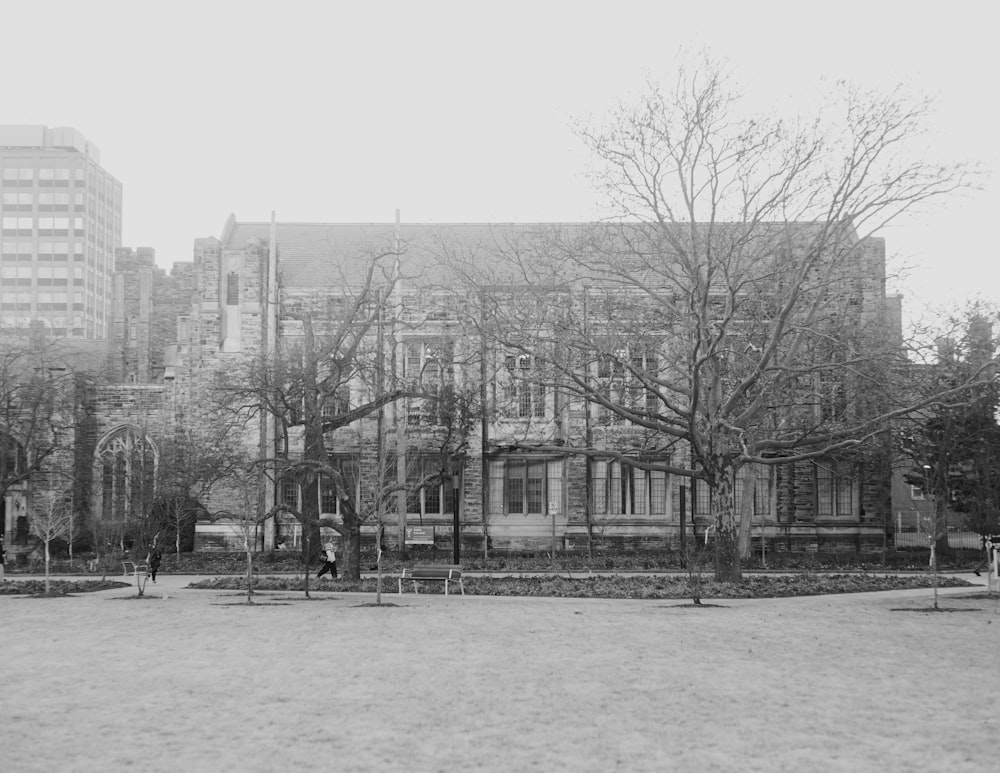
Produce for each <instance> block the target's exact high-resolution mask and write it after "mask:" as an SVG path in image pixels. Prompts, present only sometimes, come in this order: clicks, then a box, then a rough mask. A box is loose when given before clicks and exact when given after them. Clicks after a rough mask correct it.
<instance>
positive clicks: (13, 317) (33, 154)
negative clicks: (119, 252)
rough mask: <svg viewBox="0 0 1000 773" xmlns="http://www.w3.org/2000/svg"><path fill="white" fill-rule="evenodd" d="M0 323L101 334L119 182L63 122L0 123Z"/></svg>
mask: <svg viewBox="0 0 1000 773" xmlns="http://www.w3.org/2000/svg"><path fill="white" fill-rule="evenodd" d="M0 207H2V212H0V217H2V224H0V225H2V230H0V327H27V326H28V325H30V324H31V323H32V322H33V321H42V322H44V323H45V324H46V325H47V326H48V327H50V328H51V329H52V331H53V333H54V334H55V335H57V336H70V337H74V338H89V339H96V340H103V339H105V338H107V335H108V328H109V325H110V322H111V299H112V283H111V277H112V274H113V273H114V270H115V265H114V262H115V250H116V249H117V248H118V247H119V246H120V245H121V238H122V186H121V183H120V182H118V180H116V179H115V178H114V177H112V176H111V175H110V174H108V172H107V171H105V170H104V168H103V167H102V166H101V155H100V151H99V150H98V148H97V146H96V145H94V143H92V142H90V141H88V140H87V139H86V138H85V137H84V136H83V135H82V134H80V132H78V131H76V130H75V129H72V128H69V127H59V128H48V127H45V126H27V125H26V126H0Z"/></svg>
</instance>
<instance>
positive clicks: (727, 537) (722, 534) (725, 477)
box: [711, 464, 743, 582]
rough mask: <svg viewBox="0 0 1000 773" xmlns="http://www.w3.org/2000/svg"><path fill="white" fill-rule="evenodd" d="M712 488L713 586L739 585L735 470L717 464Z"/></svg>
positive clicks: (741, 577)
mask: <svg viewBox="0 0 1000 773" xmlns="http://www.w3.org/2000/svg"><path fill="white" fill-rule="evenodd" d="M717 470H718V472H717V473H716V475H715V486H714V487H713V488H712V496H711V504H712V512H713V513H714V514H715V579H716V581H717V582H741V581H742V580H743V569H742V564H741V562H740V548H739V525H738V524H737V521H736V468H735V467H733V466H732V465H731V464H720V465H719V466H718V467H717Z"/></svg>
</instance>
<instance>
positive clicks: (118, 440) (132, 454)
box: [98, 427, 156, 521]
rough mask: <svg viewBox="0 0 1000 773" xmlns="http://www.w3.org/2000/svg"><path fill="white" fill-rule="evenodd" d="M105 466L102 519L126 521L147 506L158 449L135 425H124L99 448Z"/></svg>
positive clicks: (103, 472)
mask: <svg viewBox="0 0 1000 773" xmlns="http://www.w3.org/2000/svg"><path fill="white" fill-rule="evenodd" d="M98 459H99V464H100V465H101V489H102V490H101V510H100V512H101V518H102V520H105V521H126V520H129V516H130V515H132V514H134V513H135V512H136V511H137V510H138V509H145V508H147V507H148V506H149V505H150V503H151V502H152V498H153V484H154V481H155V480H156V449H155V447H154V445H153V443H152V441H151V440H150V439H149V438H148V437H147V436H146V435H145V433H143V432H140V431H139V430H137V429H135V428H134V427H122V428H120V429H117V430H115V431H114V432H113V433H112V434H111V435H109V436H108V437H107V438H105V440H104V442H103V443H101V445H100V448H99V449H98Z"/></svg>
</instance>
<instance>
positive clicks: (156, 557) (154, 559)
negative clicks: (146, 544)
mask: <svg viewBox="0 0 1000 773" xmlns="http://www.w3.org/2000/svg"><path fill="white" fill-rule="evenodd" d="M162 560H163V554H162V553H161V552H160V550H159V548H157V547H153V548H151V549H150V551H149V556H148V558H147V559H146V562H147V563H148V564H149V577H150V579H151V580H152V581H153V582H154V583H155V582H156V573H157V572H158V571H160V562H161V561H162Z"/></svg>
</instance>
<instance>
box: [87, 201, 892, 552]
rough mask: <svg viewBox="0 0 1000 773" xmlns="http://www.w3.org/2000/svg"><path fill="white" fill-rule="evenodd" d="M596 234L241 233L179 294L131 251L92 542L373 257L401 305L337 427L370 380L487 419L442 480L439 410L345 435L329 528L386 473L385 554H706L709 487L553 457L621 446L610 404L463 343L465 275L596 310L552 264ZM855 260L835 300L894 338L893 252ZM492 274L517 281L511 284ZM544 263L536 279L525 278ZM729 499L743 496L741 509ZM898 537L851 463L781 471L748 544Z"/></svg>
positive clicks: (871, 470) (769, 478) (875, 249)
mask: <svg viewBox="0 0 1000 773" xmlns="http://www.w3.org/2000/svg"><path fill="white" fill-rule="evenodd" d="M602 229H603V231H607V229H608V227H607V226H602V225H593V224H588V225H582V224H580V225H556V224H550V225H476V224H457V225H410V224H402V225H399V224H375V225H357V224H320V223H277V222H256V223H249V222H239V221H237V220H236V219H235V218H234V217H232V216H230V218H229V220H228V221H227V223H226V225H225V228H224V230H223V232H222V234H221V237H220V238H215V237H209V238H201V239H197V240H196V241H195V246H194V260H193V262H192V263H191V264H180V265H178V266H175V268H174V270H173V272H172V273H171V274H170V275H167V274H166V273H164V272H163V271H161V270H159V269H156V268H155V267H154V266H153V264H152V255H151V253H149V252H146V251H143V250H139V251H135V252H133V251H130V250H121V251H119V254H118V272H117V274H116V277H115V285H114V290H115V302H114V319H113V325H112V336H111V344H112V346H111V350H110V368H111V372H112V374H113V377H114V381H115V382H116V383H115V384H114V385H113V386H108V387H101V388H98V389H97V390H96V391H95V396H94V398H93V401H94V402H93V413H94V421H93V422H92V426H91V427H90V428H89V430H88V431H89V433H90V439H89V441H88V443H87V444H86V446H85V447H82V450H83V452H84V453H85V454H86V455H88V456H89V458H90V460H91V468H92V471H93V479H92V483H91V486H90V491H89V495H88V503H87V504H88V507H87V510H88V517H89V518H90V519H92V520H93V523H94V525H95V527H97V528H96V529H95V530H96V531H98V532H100V533H104V534H108V533H114V532H115V530H116V529H120V528H123V526H124V524H125V523H126V522H127V520H128V518H129V517H130V501H129V500H130V497H132V496H134V494H135V492H137V491H139V490H140V489H141V488H142V486H143V485H146V484H144V483H143V482H142V481H141V480H139V479H140V478H141V477H142V476H148V470H149V469H150V468H151V467H154V466H155V465H156V464H157V463H158V458H159V454H160V453H161V450H162V447H163V445H164V443H168V442H169V439H170V438H171V437H172V436H174V435H176V434H177V433H178V432H179V431H180V430H182V429H183V427H184V425H185V423H190V422H196V421H198V417H199V410H204V407H205V403H204V401H203V400H202V399H201V396H202V395H203V394H204V389H205V388H206V386H207V385H208V384H209V382H210V381H212V380H214V379H217V378H218V377H219V374H237V373H239V372H240V371H241V367H243V366H244V365H245V363H246V362H247V361H248V360H252V359H254V358H258V359H259V358H260V357H262V356H266V355H267V353H268V352H271V351H274V350H277V349H280V348H281V347H282V346H283V345H284V344H285V343H286V342H288V341H291V340H295V339H297V338H301V336H302V324H301V319H302V310H303V309H311V310H313V311H314V312H316V313H319V311H320V310H322V309H330V308H332V307H336V306H337V304H340V306H341V307H342V306H343V304H344V302H345V299H349V298H351V297H352V288H354V287H356V286H357V285H358V284H359V283H361V282H362V281H363V279H364V270H363V269H364V267H365V265H367V261H370V260H371V258H372V256H373V255H377V254H381V255H383V256H387V260H385V261H383V264H384V265H385V266H386V273H385V274H383V275H381V277H380V279H384V280H385V282H386V287H387V288H389V289H387V290H386V293H387V294H386V295H385V296H382V295H379V296H378V297H379V298H380V299H381V300H380V302H381V303H383V304H384V305H385V308H386V309H389V310H391V314H387V315H386V320H387V321H386V322H385V323H384V324H383V323H381V322H380V324H379V325H378V330H377V331H376V330H375V329H374V328H373V330H372V338H373V340H374V338H375V337H378V338H379V340H378V343H377V345H373V347H372V351H376V352H378V353H379V355H378V357H377V358H376V359H378V362H377V363H375V362H373V363H371V364H370V369H371V370H370V372H369V373H368V374H366V375H364V376H362V375H358V376H357V377H356V378H354V379H353V380H352V381H351V383H349V384H347V385H346V386H345V388H344V389H342V390H340V391H339V392H338V394H337V395H336V396H335V400H334V401H333V402H332V403H331V405H330V406H329V410H330V411H333V412H346V411H350V410H351V409H352V408H353V407H355V406H357V405H360V404H362V403H364V402H366V401H367V400H370V399H371V398H372V393H373V389H375V387H374V384H375V382H376V381H378V379H383V380H386V379H388V380H393V379H395V380H397V381H396V382H394V383H401V384H404V385H409V386H410V387H413V385H414V384H415V383H418V386H419V387H420V388H421V389H425V388H426V387H427V386H428V385H436V386H437V387H438V388H439V387H440V385H441V384H442V383H445V382H447V383H448V384H451V385H454V386H456V387H462V388H465V389H466V390H467V391H469V392H471V393H473V394H474V395H475V396H476V397H477V399H475V400H474V401H473V402H472V403H471V404H472V405H474V406H475V412H476V413H475V415H474V416H470V417H467V419H468V421H467V422H466V424H465V425H464V426H463V427H462V436H461V442H460V444H459V445H460V450H461V453H460V454H459V453H453V452H452V451H449V452H448V454H447V459H445V455H443V454H442V446H441V445H440V443H439V442H438V441H439V440H440V432H439V431H436V430H435V426H436V425H440V424H441V423H443V421H442V420H441V419H440V418H438V419H435V417H434V411H435V407H434V403H433V401H428V400H427V399H421V398H419V397H413V396H412V394H418V393H419V394H425V393H426V391H424V392H413V393H411V396H410V397H407V398H404V399H398V400H395V401H392V402H389V403H388V404H386V405H385V406H384V407H383V408H382V409H381V410H378V411H373V412H371V413H369V414H368V415H366V416H363V417H360V418H358V419H356V420H355V421H352V422H351V423H350V424H349V426H346V427H343V428H341V429H339V430H337V432H336V433H334V434H333V435H331V436H330V437H328V438H327V446H328V451H329V452H330V454H331V457H332V458H334V459H335V462H336V464H337V465H339V469H341V470H343V471H344V473H345V474H344V475H343V477H342V481H346V484H345V485H346V486H347V487H348V488H349V489H351V490H349V491H347V492H346V494H345V493H344V492H338V491H336V490H335V489H334V488H333V487H331V486H325V485H321V486H320V491H319V496H320V498H321V502H320V509H321V511H322V512H324V513H325V514H327V515H330V516H333V517H334V518H336V517H338V515H339V508H340V507H342V506H343V501H344V499H343V498H344V496H345V495H346V496H347V497H349V498H351V499H355V500H356V499H364V498H365V497H366V496H370V494H371V489H372V486H371V483H370V479H371V475H370V474H369V472H370V470H369V469H368V468H373V467H374V466H375V465H377V464H378V463H379V460H380V459H384V458H388V457H391V459H392V460H393V461H392V465H393V467H394V470H395V471H394V472H393V475H397V474H398V480H399V481H400V482H401V483H402V482H403V481H405V483H406V486H405V487H401V491H400V492H399V493H398V496H396V497H395V498H394V500H393V501H394V502H395V507H394V508H392V509H393V510H394V511H393V512H390V513H388V514H387V515H386V518H385V519H384V522H386V523H387V524H388V527H387V530H386V533H387V536H388V539H389V541H390V542H392V541H394V539H395V538H396V535H397V534H398V533H399V532H400V531H401V530H402V529H403V528H407V529H410V528H411V527H419V529H418V530H417V531H416V532H413V533H412V534H411V538H412V537H413V536H414V535H416V534H419V535H420V537H421V538H425V539H426V538H430V539H434V540H435V541H437V542H439V543H442V544H445V543H450V541H451V539H452V532H453V528H454V524H455V523H456V522H457V523H458V524H459V528H460V532H461V539H462V541H463V542H464V543H466V544H467V545H468V546H469V548H472V547H473V546H476V547H477V548H478V546H480V545H481V544H482V542H483V540H485V539H488V540H489V542H490V545H491V547H492V548H493V549H533V548H540V549H545V550H548V549H551V548H555V549H560V550H576V549H585V547H586V546H587V544H588V542H589V541H594V542H595V543H596V544H603V545H619V546H621V545H625V546H629V547H643V546H649V547H662V546H673V545H676V544H677V540H678V538H679V534H680V528H681V523H682V518H683V519H685V520H686V523H687V524H688V526H687V530H688V531H687V534H688V535H689V536H690V535H691V534H692V530H693V534H694V536H696V537H697V538H699V539H701V538H702V537H705V536H709V537H710V534H708V532H709V531H710V526H711V523H712V519H711V517H710V513H709V498H708V490H707V487H705V486H704V485H703V484H701V483H700V482H693V481H691V480H690V479H688V478H683V477H680V476H676V475H672V474H670V473H668V472H664V471H657V470H646V469H642V468H641V467H638V466H630V465H628V464H627V463H623V462H622V461H621V460H620V459H619V460H615V459H611V458H601V457H600V455H599V454H591V455H589V456H580V455H570V454H566V453H561V452H560V451H559V446H560V445H566V446H568V447H574V446H583V445H587V444H589V446H590V447H591V448H598V449H599V448H600V447H601V446H600V444H602V443H604V444H606V445H605V447H621V445H622V444H623V443H625V442H626V441H628V442H631V440H629V437H630V435H629V433H630V428H629V427H628V426H622V423H621V422H620V421H618V422H616V421H615V420H614V419H613V418H612V419H611V420H603V419H602V417H604V419H606V413H607V412H606V411H603V409H602V408H601V406H600V405H599V404H596V403H595V404H590V403H586V404H583V403H581V402H580V401H574V400H572V399H566V398H561V397H560V393H559V390H558V389H552V388H545V387H544V386H543V384H542V381H540V380H538V379H534V380H533V379H531V378H530V377H529V376H530V373H529V371H530V369H531V367H532V363H531V361H530V358H526V357H525V356H523V355H519V354H518V353H517V351H515V348H509V347H508V348H505V347H504V346H502V345H501V344H499V343H498V342H497V341H498V340H499V339H497V338H496V336H495V335H493V336H488V335H487V332H486V328H485V327H481V326H477V324H474V323H475V320H472V322H471V323H470V316H469V314H468V312H469V308H470V307H469V304H468V300H469V298H468V293H469V289H468V287H469V286H468V285H466V286H464V289H463V280H466V279H471V278H472V277H473V276H475V277H478V279H479V281H480V282H483V281H486V282H488V283H490V282H491V283H492V286H494V287H501V286H502V287H504V288H506V289H507V291H509V292H512V293H513V294H514V296H516V295H517V288H516V285H517V282H516V281H514V279H512V275H511V274H510V268H509V267H510V266H511V265H514V266H520V267H521V268H522V269H523V268H524V267H525V266H527V267H529V268H528V270H527V273H526V274H523V275H522V278H521V279H520V280H518V281H527V282H529V283H533V282H551V283H552V284H553V287H555V286H557V285H558V286H559V287H560V288H563V289H565V288H566V287H567V286H571V290H569V291H567V292H570V293H571V294H572V293H573V292H575V293H577V295H576V297H577V299H579V297H580V293H581V288H584V290H583V291H582V293H583V295H586V294H587V292H589V290H587V289H586V288H587V287H593V286H595V285H597V284H600V282H599V281H597V280H596V279H594V278H593V277H589V278H586V279H585V281H584V278H582V277H574V276H569V277H567V276H565V271H566V266H567V265H569V264H567V263H565V262H564V261H559V260H552V258H554V257H556V258H557V257H558V256H555V255H553V254H552V253H553V252H558V249H559V248H558V247H557V246H554V245H560V244H566V243H567V239H568V238H572V239H578V243H583V242H581V241H579V239H581V238H583V239H584V240H585V241H586V243H588V244H590V245H593V244H594V243H595V241H600V240H601V239H602V238H603V237H602V236H601V233H602ZM555 232H558V234H559V238H557V239H555V240H553V239H552V234H553V233H555ZM595 233H596V234H598V236H597V237H595V236H594V234H595ZM546 251H547V253H548V254H547V256H542V255H541V253H542V252H546ZM853 254H854V255H855V259H854V262H853V263H851V264H849V266H848V268H847V269H845V271H849V272H850V274H851V275H849V276H842V277H839V285H840V286H849V287H850V288H853V289H852V290H851V293H850V295H851V300H850V301H849V302H848V303H846V304H845V306H844V309H845V310H846V311H845V313H846V314H847V315H848V316H849V317H850V318H851V319H850V320H848V324H853V322H857V321H858V320H861V319H866V320H867V322H868V324H869V325H871V324H872V323H873V322H874V324H875V325H876V326H877V327H879V328H880V329H882V330H885V329H888V330H890V331H898V328H899V317H900V315H899V299H898V298H894V297H887V296H886V295H885V290H884V279H885V266H884V245H883V244H882V242H881V240H877V239H869V240H866V241H864V242H858V243H857V244H855V245H853ZM512 258H513V262H512ZM543 258H544V259H543ZM501 264H504V265H506V266H508V268H507V269H505V271H506V272H507V273H506V274H504V275H502V276H501V274H503V272H501V271H500V270H499V269H498V267H499V266H500V265H501ZM543 264H544V265H545V267H546V268H545V271H539V272H538V274H537V275H536V276H529V275H530V274H531V272H532V271H534V268H532V267H534V266H541V265H543ZM545 272H548V273H547V274H546V275H545V276H543V275H542V274H545ZM484 277H485V278H486V279H484ZM525 277H529V278H527V279H525ZM574 283H575V284H574ZM588 283H589V284H588ZM479 286H480V287H481V286H483V285H482V284H480V285H479ZM561 291H562V290H560V292H561ZM553 297H555V296H553ZM337 299H339V300H337ZM331 304H332V306H331ZM852 320H853V322H852ZM487 339H489V340H487ZM522 351H523V350H522ZM643 356H644V357H645V358H647V359H646V360H644V364H643V367H647V366H648V367H653V368H655V367H660V366H658V365H655V363H661V365H662V362H663V359H664V358H665V357H666V356H667V353H666V352H660V353H658V354H650V353H649V352H647V353H646V354H644V355H643ZM633 358H634V357H633ZM650 363H653V364H652V365H651V364H650ZM595 367H599V366H595ZM383 383H385V382H384V381H383ZM609 394H610V393H609ZM622 394H624V391H623V392H622ZM259 433H260V434H259V436H256V437H253V438H248V442H249V443H252V444H254V445H255V446H256V447H258V448H262V449H272V448H281V449H282V451H283V453H285V454H289V455H292V456H294V455H295V454H296V453H300V452H301V442H302V438H301V436H300V435H296V434H295V433H294V432H290V433H284V434H283V431H282V429H281V428H280V427H279V426H278V425H277V424H276V423H275V422H273V421H269V422H263V423H262V424H261V425H260V429H259ZM455 447H456V448H457V447H458V446H455ZM672 453H675V454H679V455H683V454H684V451H683V449H682V448H675V449H674V450H673V451H672ZM383 476H384V472H379V473H378V476H377V477H378V478H379V479H381V478H382V477H383ZM366 480H368V481H369V482H368V483H366V482H365V481H366ZM739 487H740V481H739V480H738V481H737V493H739ZM301 496H302V490H301V489H300V488H299V487H298V486H297V485H296V484H295V483H293V482H291V481H287V480H281V479H278V480H276V481H274V482H273V484H271V485H270V487H269V489H268V490H267V491H266V493H265V495H264V501H263V502H262V503H261V504H260V506H262V507H268V508H270V507H273V506H274V505H276V504H280V503H287V504H288V505H289V506H292V507H295V506H297V505H298V504H300V499H299V498H300V497H301ZM224 499H225V497H223V495H221V494H220V495H218V496H217V497H216V498H215V500H214V501H213V496H212V495H209V497H208V498H207V501H205V502H203V503H202V504H203V505H204V506H205V508H206V510H207V511H209V512H212V511H221V510H229V511H231V510H232V508H233V502H232V501H224ZM360 504H361V503H358V505H359V509H362V508H361V507H360ZM456 508H457V513H456ZM889 516H890V501H889V483H888V479H887V477H886V474H885V472H884V470H883V468H881V467H880V466H878V465H871V464H864V465H863V464H860V463H857V462H855V461H851V460H849V459H848V460H846V461H845V460H844V459H839V460H827V461H826V462H823V463H818V462H816V461H812V460H805V461H798V462H796V463H794V464H788V465H778V466H772V467H769V468H768V469H767V472H766V473H765V474H763V475H762V476H761V477H760V479H759V480H758V483H757V488H756V493H755V495H754V503H753V518H754V520H753V523H754V535H755V537H756V538H757V539H760V538H763V539H765V541H766V544H767V547H768V548H769V549H775V550H849V551H858V550H866V549H875V548H877V547H880V546H881V545H882V539H883V535H884V530H885V527H886V522H887V518H889ZM890 520H891V519H890ZM371 528H374V527H373V526H372V527H371ZM367 533H368V534H370V533H371V531H369V532H367ZM298 538H299V532H298V528H297V525H296V524H295V523H294V522H293V521H291V520H290V519H288V518H287V517H284V518H281V517H279V518H272V519H271V520H269V521H268V522H267V523H265V524H264V525H263V526H262V527H261V528H260V529H259V530H258V531H257V533H256V534H255V541H256V546H257V547H258V548H261V549H268V548H273V547H275V543H276V542H277V541H287V540H291V542H292V543H294V542H295V541H296V540H297V539H298ZM241 542H242V537H241V536H240V533H239V531H238V530H237V529H236V528H234V526H233V525H231V524H230V523H227V522H226V521H225V520H224V519H223V520H219V519H209V518H205V519H203V520H202V521H201V522H199V523H198V524H197V526H196V531H195V536H194V547H195V549H196V550H213V549H226V548H235V547H238V546H239V545H240V544H241ZM758 544H759V543H758Z"/></svg>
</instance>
